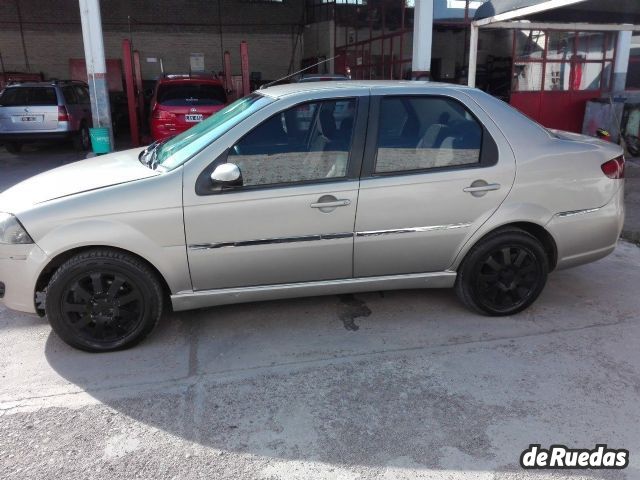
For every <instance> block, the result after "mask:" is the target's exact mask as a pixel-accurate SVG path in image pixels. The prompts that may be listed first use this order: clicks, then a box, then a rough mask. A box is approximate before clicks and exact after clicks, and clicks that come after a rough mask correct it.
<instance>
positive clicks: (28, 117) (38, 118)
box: [20, 115, 42, 122]
mask: <svg viewBox="0 0 640 480" xmlns="http://www.w3.org/2000/svg"><path fill="white" fill-rule="evenodd" d="M20 121H22V122H41V121H42V115H24V116H22V117H20Z"/></svg>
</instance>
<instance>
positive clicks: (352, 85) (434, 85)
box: [256, 80, 470, 98]
mask: <svg viewBox="0 0 640 480" xmlns="http://www.w3.org/2000/svg"><path fill="white" fill-rule="evenodd" d="M416 87H423V88H424V89H425V91H428V90H430V89H442V88H452V89H468V88H470V87H467V86H465V85H459V84H455V83H438V82H428V81H423V80H420V81H415V80H344V81H336V80H330V81H322V82H300V83H285V84H282V85H274V86H273V87H268V88H264V89H261V90H258V91H257V92H256V93H260V94H262V95H266V96H268V97H272V98H281V97H286V96H288V95H295V94H299V93H310V92H316V91H327V90H335V91H336V92H339V91H340V90H341V89H351V90H353V89H359V88H361V89H365V90H376V89H385V91H388V90H390V89H391V90H395V89H397V90H398V93H402V91H403V90H405V89H407V88H416Z"/></svg>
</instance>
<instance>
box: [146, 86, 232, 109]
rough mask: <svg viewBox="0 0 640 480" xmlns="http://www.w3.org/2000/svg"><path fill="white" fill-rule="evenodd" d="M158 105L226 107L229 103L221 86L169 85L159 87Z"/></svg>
mask: <svg viewBox="0 0 640 480" xmlns="http://www.w3.org/2000/svg"><path fill="white" fill-rule="evenodd" d="M158 103H159V104H160V105H166V106H170V107H171V106H173V107H184V106H191V105H224V104H225V103H227V96H226V95H225V93H224V88H222V86H221V85H207V84H197V83H183V84H167V85H160V86H159V87H158Z"/></svg>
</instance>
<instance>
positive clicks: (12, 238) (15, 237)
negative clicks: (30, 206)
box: [0, 213, 33, 245]
mask: <svg viewBox="0 0 640 480" xmlns="http://www.w3.org/2000/svg"><path fill="white" fill-rule="evenodd" d="M0 243H5V244H11V245H16V244H25V243H33V240H31V237H30V236H29V234H28V233H27V231H26V230H25V229H24V227H23V226H22V224H21V223H20V222H19V221H18V219H17V218H16V217H15V216H13V215H11V214H10V213H0Z"/></svg>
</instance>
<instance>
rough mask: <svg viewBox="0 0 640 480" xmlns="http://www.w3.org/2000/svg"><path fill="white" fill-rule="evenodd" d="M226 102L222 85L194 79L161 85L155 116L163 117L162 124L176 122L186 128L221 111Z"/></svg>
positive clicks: (173, 124)
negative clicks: (194, 80) (199, 81)
mask: <svg viewBox="0 0 640 480" xmlns="http://www.w3.org/2000/svg"><path fill="white" fill-rule="evenodd" d="M226 101H227V98H226V94H225V92H224V88H223V87H222V86H221V85H218V84H207V83H197V82H193V81H192V80H191V81H189V80H187V81H184V82H172V83H170V84H166V85H160V87H159V88H158V103H157V105H156V106H155V108H154V118H156V119H160V121H161V123H164V124H166V125H172V126H173V127H175V129H176V130H178V131H184V130H187V129H189V128H191V127H193V126H194V125H195V124H197V123H200V122H201V121H202V120H204V119H206V118H208V117H210V116H211V115H212V114H214V113H215V112H217V111H218V110H221V109H222V108H223V107H224V106H225V104H226ZM161 112H166V114H168V115H165V114H164V113H161ZM172 115H173V116H172Z"/></svg>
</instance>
